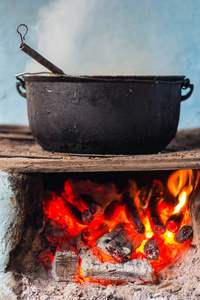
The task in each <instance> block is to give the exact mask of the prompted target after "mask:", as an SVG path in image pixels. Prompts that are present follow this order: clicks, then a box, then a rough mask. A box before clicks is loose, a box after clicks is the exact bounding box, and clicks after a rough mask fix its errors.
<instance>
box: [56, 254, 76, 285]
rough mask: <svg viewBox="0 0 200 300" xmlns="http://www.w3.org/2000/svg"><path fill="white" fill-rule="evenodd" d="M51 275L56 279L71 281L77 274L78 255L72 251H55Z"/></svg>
mask: <svg viewBox="0 0 200 300" xmlns="http://www.w3.org/2000/svg"><path fill="white" fill-rule="evenodd" d="M51 275H52V277H53V279H54V280H56V281H71V280H72V279H73V278H74V277H75V276H76V275H78V256H77V254H75V253H74V252H73V251H63V252H56V253H55V257H54V260H53V262H52V270H51Z"/></svg>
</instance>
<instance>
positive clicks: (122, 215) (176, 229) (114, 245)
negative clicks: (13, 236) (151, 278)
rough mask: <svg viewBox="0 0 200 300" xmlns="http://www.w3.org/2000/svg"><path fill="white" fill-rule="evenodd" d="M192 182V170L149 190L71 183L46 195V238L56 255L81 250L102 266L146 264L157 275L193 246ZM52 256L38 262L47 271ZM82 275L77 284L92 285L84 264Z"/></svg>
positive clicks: (45, 255) (155, 183)
mask: <svg viewBox="0 0 200 300" xmlns="http://www.w3.org/2000/svg"><path fill="white" fill-rule="evenodd" d="M194 182H195V180H194V177H193V171H192V170H180V171H176V172H174V173H172V174H171V175H170V176H169V178H168V181H167V185H166V186H163V184H162V182H161V181H159V180H154V181H153V185H152V188H151V189H147V188H144V187H142V188H141V189H138V188H137V184H136V183H135V182H134V181H130V182H128V184H127V186H126V187H124V189H123V190H121V191H118V190H117V188H116V186H115V185H114V184H113V183H107V184H97V183H93V182H91V181H89V180H86V181H84V180H73V179H68V180H66V182H65V184H64V190H61V191H59V193H54V192H47V193H46V195H45V199H44V201H43V206H44V214H45V229H44V232H45V235H46V237H47V239H48V241H49V242H50V244H51V249H52V247H54V248H55V249H57V250H56V251H63V250H64V249H65V250H66V249H67V248H68V249H70V250H74V251H75V252H76V253H77V252H78V250H79V247H80V244H82V245H83V247H88V248H90V249H91V250H92V252H93V254H94V255H95V256H96V257H98V258H99V260H100V261H101V262H102V263H104V262H110V263H113V264H116V263H118V262H122V263H123V262H125V261H128V260H132V259H138V258H139V259H143V258H146V259H147V260H150V262H151V265H152V267H153V268H154V271H155V272H158V271H159V270H160V269H162V268H163V267H166V266H169V265H170V264H172V263H173V262H174V260H175V259H176V258H177V257H178V256H180V255H181V253H183V251H185V250H186V249H187V248H188V247H189V246H190V243H191V238H192V233H193V232H192V227H191V226H189V207H188V206H189V203H188V202H189V198H190V195H191V194H192V191H193V189H194V185H195V183H194ZM54 254H55V252H54V253H53V252H52V251H50V250H49V249H48V250H46V251H44V252H43V253H41V254H40V257H39V259H40V261H41V262H42V263H43V264H44V265H45V266H46V267H49V266H50V265H51V262H52V260H53V257H54ZM79 270H80V274H79V276H78V277H77V278H76V280H78V281H79V282H82V281H91V280H92V279H91V278H83V276H82V271H81V260H80V262H79ZM94 282H100V281H97V280H95V281H94Z"/></svg>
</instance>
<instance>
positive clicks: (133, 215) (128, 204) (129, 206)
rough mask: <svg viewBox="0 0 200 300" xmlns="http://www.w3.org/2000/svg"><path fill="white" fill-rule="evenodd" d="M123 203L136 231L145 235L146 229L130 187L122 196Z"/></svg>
mask: <svg viewBox="0 0 200 300" xmlns="http://www.w3.org/2000/svg"><path fill="white" fill-rule="evenodd" d="M122 202H123V204H124V207H125V213H126V217H127V219H128V220H129V222H130V223H131V224H132V225H133V226H134V227H135V229H136V231H137V232H138V233H139V234H143V233H144V232H145V227H144V225H143V223H142V220H141V219H140V215H139V212H138V209H137V207H136V205H135V202H134V198H133V197H132V196H131V190H130V187H127V188H125V189H124V191H123V194H122Z"/></svg>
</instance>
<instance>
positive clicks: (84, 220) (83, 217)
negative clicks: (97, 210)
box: [63, 199, 93, 225]
mask: <svg viewBox="0 0 200 300" xmlns="http://www.w3.org/2000/svg"><path fill="white" fill-rule="evenodd" d="M63 200H64V205H65V208H66V210H67V211H68V213H69V214H70V215H71V216H72V217H73V218H74V219H75V220H76V221H77V222H78V223H80V224H86V225H87V224H90V223H91V222H92V220H93V215H92V214H91V212H90V211H89V210H87V211H84V212H83V213H81V211H80V210H79V209H78V208H77V207H76V206H74V205H73V204H71V203H70V202H69V201H67V200H66V199H63Z"/></svg>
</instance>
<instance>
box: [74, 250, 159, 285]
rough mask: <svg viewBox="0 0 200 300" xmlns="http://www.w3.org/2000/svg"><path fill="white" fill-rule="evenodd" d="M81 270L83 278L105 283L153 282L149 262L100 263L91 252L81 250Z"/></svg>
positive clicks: (136, 260) (134, 260) (138, 260)
mask: <svg viewBox="0 0 200 300" xmlns="http://www.w3.org/2000/svg"><path fill="white" fill-rule="evenodd" d="M79 257H80V259H81V269H82V274H83V276H84V277H91V279H99V280H105V281H110V280H112V281H115V282H119V281H123V282H138V283H144V282H151V283H152V282H153V281H154V275H153V268H152V266H151V264H150V262H149V261H147V260H145V259H143V260H141V259H133V260H129V261H127V262H125V263H116V264H112V263H109V262H104V263H101V262H100V260H99V259H98V257H96V256H95V255H94V254H93V253H92V251H91V250H88V249H87V250H85V249H81V251H80V252H79Z"/></svg>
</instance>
